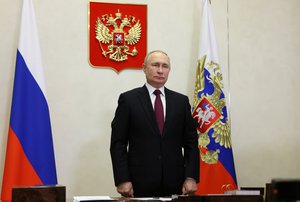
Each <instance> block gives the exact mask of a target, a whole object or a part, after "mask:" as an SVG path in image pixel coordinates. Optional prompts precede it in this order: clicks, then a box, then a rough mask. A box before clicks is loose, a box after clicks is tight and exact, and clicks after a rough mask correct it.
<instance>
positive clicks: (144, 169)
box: [110, 51, 199, 197]
mask: <svg viewBox="0 0 300 202" xmlns="http://www.w3.org/2000/svg"><path fill="white" fill-rule="evenodd" d="M143 70H144V73H145V75H146V80H147V82H146V84H145V85H144V86H143V87H140V88H136V89H133V90H130V91H127V92H125V93H122V94H121V95H120V97H119V100H118V107H117V110H116V113H115V117H114V119H113V121H112V124H111V127H112V135H111V145H110V152H111V158H112V165H113V173H114V180H115V185H116V186H117V191H118V192H119V193H120V194H121V195H122V196H126V197H133V196H134V197H153V196H156V197H157V196H171V195H173V194H193V193H195V192H196V190H197V184H196V183H197V182H198V181H199V150H198V141H197V139H198V137H197V132H196V124H195V121H194V119H193V118H192V115H191V107H190V104H189V100H188V97H187V96H185V95H182V94H179V93H177V92H174V91H171V90H169V89H167V88H166V87H164V85H165V83H166V81H167V79H168V75H169V71H170V59H169V56H168V55H167V54H166V53H164V52H163V51H152V52H150V53H149V54H148V55H147V56H146V58H145V61H144V64H143ZM155 90H160V94H158V95H155V94H153V92H154V91H155ZM156 96H160V99H159V100H160V101H159V102H160V103H162V110H161V113H163V115H162V118H161V119H162V123H159V122H160V121H157V120H156V115H155V112H156V111H158V110H156V109H155V106H156V104H155V103H156V101H155V100H156V99H157V98H156ZM160 106H161V104H160ZM158 119H160V118H158ZM160 126H161V127H160ZM160 128H161V129H160Z"/></svg>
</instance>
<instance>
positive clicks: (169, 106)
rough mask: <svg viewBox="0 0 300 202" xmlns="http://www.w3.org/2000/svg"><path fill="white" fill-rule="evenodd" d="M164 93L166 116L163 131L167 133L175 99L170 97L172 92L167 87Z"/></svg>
mask: <svg viewBox="0 0 300 202" xmlns="http://www.w3.org/2000/svg"><path fill="white" fill-rule="evenodd" d="M165 95H166V118H165V124H164V132H165V134H168V133H167V130H168V128H169V127H170V120H171V117H173V114H174V112H175V110H176V109H175V102H176V100H175V99H173V98H172V93H171V92H170V90H169V89H167V88H165Z"/></svg>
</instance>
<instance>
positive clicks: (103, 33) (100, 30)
mask: <svg viewBox="0 0 300 202" xmlns="http://www.w3.org/2000/svg"><path fill="white" fill-rule="evenodd" d="M95 31H96V39H97V40H98V41H99V42H102V43H104V44H108V43H109V42H110V41H111V40H113V35H112V34H110V33H109V29H108V28H107V27H106V26H105V25H104V24H103V23H102V22H101V20H100V19H99V18H98V19H97V21H96V27H95Z"/></svg>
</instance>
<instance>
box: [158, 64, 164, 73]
mask: <svg viewBox="0 0 300 202" xmlns="http://www.w3.org/2000/svg"><path fill="white" fill-rule="evenodd" d="M162 70H163V67H162V65H159V67H158V68H157V71H158V72H160V73H161V72H163V71H162Z"/></svg>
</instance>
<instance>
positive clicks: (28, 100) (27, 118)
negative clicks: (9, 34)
mask: <svg viewBox="0 0 300 202" xmlns="http://www.w3.org/2000/svg"><path fill="white" fill-rule="evenodd" d="M10 125H11V127H12V129H13V131H14V132H15V134H16V135H17V136H18V138H19V141H20V142H21V145H22V147H23V150H24V153H25V154H26V156H27V158H28V160H29V161H30V162H31V164H32V166H33V168H34V170H35V171H36V172H37V174H38V176H39V177H40V178H41V180H42V182H43V184H44V185H51V184H57V176H56V168H55V157H54V149H53V141H52V132H51V125H50V117H49V109H48V104H47V101H46V98H45V96H44V94H43V92H42V90H41V89H40V87H39V85H38V83H37V82H36V80H35V79H34V77H33V76H32V74H31V73H30V71H29V69H28V67H27V65H26V63H25V61H24V58H23V57H22V55H21V53H20V52H19V50H18V51H17V61H16V72H15V81H14V90H13V100H12V110H11V119H10Z"/></svg>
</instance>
